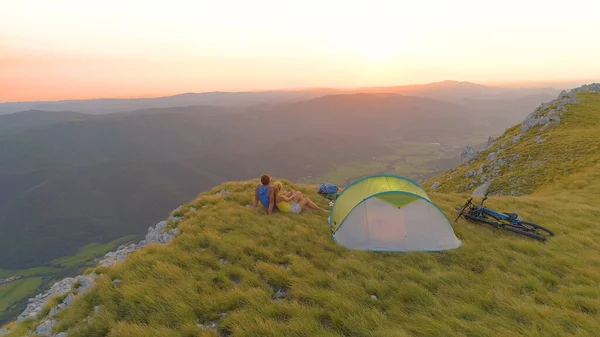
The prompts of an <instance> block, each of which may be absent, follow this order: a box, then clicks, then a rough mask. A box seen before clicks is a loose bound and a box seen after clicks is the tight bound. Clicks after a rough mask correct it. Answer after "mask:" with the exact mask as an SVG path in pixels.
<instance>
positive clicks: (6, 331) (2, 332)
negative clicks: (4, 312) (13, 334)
mask: <svg viewBox="0 0 600 337" xmlns="http://www.w3.org/2000/svg"><path fill="white" fill-rule="evenodd" d="M9 332H10V331H8V330H6V329H4V328H0V336H4V335H6V334H8V333H9Z"/></svg>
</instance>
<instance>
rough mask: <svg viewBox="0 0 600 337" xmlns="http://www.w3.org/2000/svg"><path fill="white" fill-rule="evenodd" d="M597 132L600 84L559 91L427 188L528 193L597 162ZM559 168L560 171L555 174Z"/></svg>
mask: <svg viewBox="0 0 600 337" xmlns="http://www.w3.org/2000/svg"><path fill="white" fill-rule="evenodd" d="M599 130H600V84H597V83H594V84H590V85H584V86H582V87H579V88H575V89H572V90H571V91H570V92H566V91H562V92H561V93H560V94H559V95H558V97H557V98H556V99H555V100H552V101H550V102H546V103H542V104H541V105H540V106H539V107H538V108H536V109H535V110H534V111H533V112H532V113H530V114H529V116H528V117H527V118H526V119H525V120H524V121H523V122H522V123H520V124H518V125H515V126H513V127H512V128H509V129H508V130H507V131H506V132H505V133H504V134H503V135H501V136H500V137H499V138H498V139H492V138H491V137H490V141H489V142H488V144H487V147H486V148H485V149H483V150H482V151H480V152H479V153H475V151H473V150H472V149H471V148H468V147H467V149H465V151H464V152H463V154H462V162H463V165H461V166H459V167H457V168H455V169H453V170H450V171H449V172H447V173H445V174H444V175H441V176H439V177H436V178H435V179H434V180H429V181H428V182H426V183H425V184H424V185H425V186H426V187H427V188H430V189H433V190H436V191H442V192H460V193H462V192H473V194H474V195H482V194H484V193H486V192H487V191H488V189H489V190H490V192H491V194H497V195H523V194H530V193H532V192H534V191H535V190H536V188H538V187H541V186H544V185H545V184H548V183H551V182H553V181H556V180H557V179H560V178H561V177H563V176H564V175H569V174H572V173H575V172H577V171H579V170H585V169H586V168H588V167H594V166H595V165H596V164H597V163H600V156H598V155H596V154H597V153H600V148H599V147H598V145H597V143H593V142H591V143H590V142H589V141H588V139H595V136H594V134H595V133H597V132H598V131H599ZM556 167H561V169H560V170H553V169H554V168H556Z"/></svg>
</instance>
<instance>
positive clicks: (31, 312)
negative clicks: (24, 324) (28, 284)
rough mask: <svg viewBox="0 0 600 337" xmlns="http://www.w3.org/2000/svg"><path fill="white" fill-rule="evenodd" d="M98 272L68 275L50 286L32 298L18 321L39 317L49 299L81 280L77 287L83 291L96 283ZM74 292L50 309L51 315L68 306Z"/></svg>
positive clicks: (63, 292)
mask: <svg viewBox="0 0 600 337" xmlns="http://www.w3.org/2000/svg"><path fill="white" fill-rule="evenodd" d="M96 277H97V275H96V274H89V275H85V276H84V275H81V276H77V277H67V278H65V279H63V280H61V281H58V282H56V283H54V285H52V287H50V289H48V290H47V291H46V292H44V293H41V294H38V295H37V296H36V297H33V298H30V299H29V300H28V301H29V304H27V308H25V310H24V311H23V312H22V313H21V314H20V315H19V317H18V318H17V321H18V322H20V321H22V320H24V319H25V318H28V317H37V315H38V314H39V313H40V311H41V310H42V308H43V307H44V306H45V305H46V303H48V300H49V299H50V298H52V297H54V296H62V295H64V294H67V293H69V292H71V291H72V290H73V284H74V283H75V282H76V281H79V283H80V286H79V287H78V288H77V291H78V292H83V291H85V290H87V289H88V288H90V287H91V286H93V285H94V280H95V279H96ZM73 298H74V296H73V294H70V295H69V296H67V298H65V300H63V302H62V303H60V304H59V305H57V306H55V307H53V308H51V309H50V314H51V315H50V316H54V315H55V314H56V313H58V312H59V311H60V310H63V309H65V308H66V307H68V306H69V305H70V304H71V302H72V301H73Z"/></svg>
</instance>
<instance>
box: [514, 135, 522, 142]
mask: <svg viewBox="0 0 600 337" xmlns="http://www.w3.org/2000/svg"><path fill="white" fill-rule="evenodd" d="M520 140H521V136H514V137H513V138H512V142H513V143H517V142H518V141H520Z"/></svg>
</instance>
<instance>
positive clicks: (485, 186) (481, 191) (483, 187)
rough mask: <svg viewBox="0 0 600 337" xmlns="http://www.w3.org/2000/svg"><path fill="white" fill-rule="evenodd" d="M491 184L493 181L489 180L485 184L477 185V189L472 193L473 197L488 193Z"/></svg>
mask: <svg viewBox="0 0 600 337" xmlns="http://www.w3.org/2000/svg"><path fill="white" fill-rule="evenodd" d="M490 186H492V182H491V181H489V180H488V181H486V182H485V183H483V185H481V186H479V187H477V188H476V189H475V191H473V193H472V194H471V196H473V197H482V196H484V195H485V194H486V193H487V191H488V190H489V189H490Z"/></svg>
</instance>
